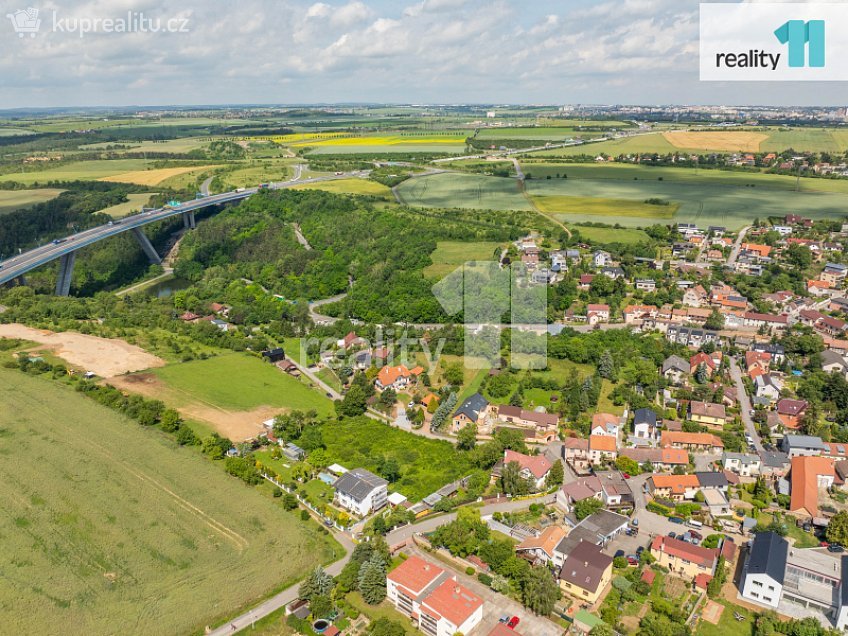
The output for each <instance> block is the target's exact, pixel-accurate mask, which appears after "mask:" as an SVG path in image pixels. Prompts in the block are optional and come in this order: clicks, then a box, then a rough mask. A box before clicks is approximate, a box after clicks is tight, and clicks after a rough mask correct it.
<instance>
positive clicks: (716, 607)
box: [701, 601, 724, 625]
mask: <svg viewBox="0 0 848 636" xmlns="http://www.w3.org/2000/svg"><path fill="white" fill-rule="evenodd" d="M723 612H724V605H721V604H720V603H716V602H715V601H707V604H706V605H704V610H703V611H702V612H701V618H702V619H704V620H705V621H707V622H708V623H712V624H713V625H718V622H719V621H720V620H721V615H722V613H723Z"/></svg>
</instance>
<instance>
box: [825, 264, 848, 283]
mask: <svg viewBox="0 0 848 636" xmlns="http://www.w3.org/2000/svg"><path fill="white" fill-rule="evenodd" d="M846 278H848V265H843V264H842V263H827V264H826V265H825V266H824V269H823V270H822V273H821V275H820V276H819V279H820V280H823V281H824V282H826V283H830V284H831V285H833V286H834V287H838V286H840V285H841V284H842V283H843V282H844V281H845V279H846Z"/></svg>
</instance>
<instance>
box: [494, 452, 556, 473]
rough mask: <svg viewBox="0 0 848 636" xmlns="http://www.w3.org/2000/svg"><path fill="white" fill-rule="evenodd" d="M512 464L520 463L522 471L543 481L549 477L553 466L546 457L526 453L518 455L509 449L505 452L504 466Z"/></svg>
mask: <svg viewBox="0 0 848 636" xmlns="http://www.w3.org/2000/svg"><path fill="white" fill-rule="evenodd" d="M510 462H518V465H519V466H521V468H522V470H524V469H526V470H529V471H530V473H531V474H532V475H533V476H534V477H535V478H536V479H541V478H542V477H544V476H545V475H547V474H548V471H549V470H550V469H551V466H552V465H553V464H551V462H550V460H549V459H548V458H547V457H545V456H544V455H525V454H524V453H517V452H515V451H514V450H509V449H507V450H505V451H504V464H509V463H510Z"/></svg>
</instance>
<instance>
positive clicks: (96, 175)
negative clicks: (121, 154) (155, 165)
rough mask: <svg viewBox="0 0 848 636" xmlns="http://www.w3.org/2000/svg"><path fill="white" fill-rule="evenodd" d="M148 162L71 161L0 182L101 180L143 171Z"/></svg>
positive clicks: (1, 177)
mask: <svg viewBox="0 0 848 636" xmlns="http://www.w3.org/2000/svg"><path fill="white" fill-rule="evenodd" d="M150 163H151V162H150V161H145V160H143V159H113V160H107V159H103V160H95V161H73V162H70V163H66V164H64V165H61V166H57V167H55V168H49V169H47V170H33V171H25V172H13V173H9V174H4V175H0V181H17V182H18V183H25V184H33V183H47V182H48V181H76V180H83V181H85V180H92V179H102V178H103V177H111V176H113V175H116V174H121V173H123V172H133V171H135V170H145V169H146V168H147V167H148V166H149V165H150Z"/></svg>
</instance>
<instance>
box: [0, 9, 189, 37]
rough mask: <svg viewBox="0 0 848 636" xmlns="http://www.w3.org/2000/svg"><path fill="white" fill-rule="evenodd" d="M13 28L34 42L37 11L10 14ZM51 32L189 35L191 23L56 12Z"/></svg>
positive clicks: (137, 13) (134, 15) (133, 13)
mask: <svg viewBox="0 0 848 636" xmlns="http://www.w3.org/2000/svg"><path fill="white" fill-rule="evenodd" d="M6 17H7V18H8V19H9V21H10V22H11V23H12V28H13V29H14V31H15V33H17V35H18V37H19V38H24V37H26V36H27V35H29V37H30V38H34V37H35V36H36V35H37V34H38V33H39V32H40V31H41V22H42V21H41V16H40V12H39V10H38V9H36V8H34V7H28V8H26V9H18V10H17V11H14V12H12V13H7V14H6ZM51 17H52V20H51V22H50V25H49V30H50V31H52V32H54V33H70V34H74V35H78V36H79V37H81V38H82V37H85V36H86V35H88V34H90V33H188V32H189V31H190V29H189V19H188V18H185V17H176V16H174V17H166V18H161V17H150V16H147V15H145V14H144V13H143V12H141V11H127V13H126V14H125V15H122V16H118V17H102V16H83V17H73V18H64V17H60V16H59V14H58V12H57V11H53V12H52V14H51Z"/></svg>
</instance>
